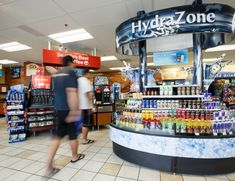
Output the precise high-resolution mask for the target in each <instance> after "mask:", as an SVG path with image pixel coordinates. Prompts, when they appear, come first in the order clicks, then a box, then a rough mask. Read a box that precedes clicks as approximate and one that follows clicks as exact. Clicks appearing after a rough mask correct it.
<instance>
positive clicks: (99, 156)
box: [91, 153, 110, 162]
mask: <svg viewBox="0 0 235 181" xmlns="http://www.w3.org/2000/svg"><path fill="white" fill-rule="evenodd" d="M109 157H110V155H109V154H103V153H97V154H95V155H94V156H93V157H92V158H91V160H94V161H98V162H106V161H107V160H108V158H109Z"/></svg>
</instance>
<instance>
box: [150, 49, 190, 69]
mask: <svg viewBox="0 0 235 181" xmlns="http://www.w3.org/2000/svg"><path fill="white" fill-rule="evenodd" d="M153 63H154V65H155V66H162V65H178V64H187V63H188V50H176V51H167V52H155V53H154V54H153Z"/></svg>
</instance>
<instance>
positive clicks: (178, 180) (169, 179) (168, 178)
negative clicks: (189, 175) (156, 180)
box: [161, 172, 183, 181]
mask: <svg viewBox="0 0 235 181" xmlns="http://www.w3.org/2000/svg"><path fill="white" fill-rule="evenodd" d="M161 181H183V178H182V176H181V175H176V174H171V173H166V172H161Z"/></svg>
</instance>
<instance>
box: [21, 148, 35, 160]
mask: <svg viewBox="0 0 235 181" xmlns="http://www.w3.org/2000/svg"><path fill="white" fill-rule="evenodd" d="M34 153H36V151H32V150H25V151H22V152H21V153H18V154H17V155H16V157H18V158H28V157H30V156H32V155H33V154H34Z"/></svg>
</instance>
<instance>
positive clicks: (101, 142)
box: [93, 141, 106, 147]
mask: <svg viewBox="0 0 235 181" xmlns="http://www.w3.org/2000/svg"><path fill="white" fill-rule="evenodd" d="M105 144H106V142H104V141H95V142H94V143H93V145H94V146H99V147H104V145H105Z"/></svg>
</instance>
